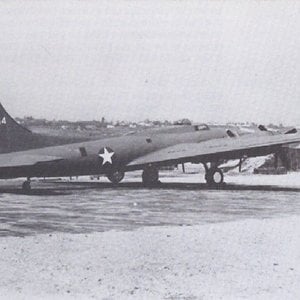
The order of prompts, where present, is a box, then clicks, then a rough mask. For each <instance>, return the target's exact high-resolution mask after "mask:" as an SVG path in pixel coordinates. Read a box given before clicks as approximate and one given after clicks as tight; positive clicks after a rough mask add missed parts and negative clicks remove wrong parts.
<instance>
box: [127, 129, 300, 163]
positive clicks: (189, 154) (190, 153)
mask: <svg viewBox="0 0 300 300" xmlns="http://www.w3.org/2000/svg"><path fill="white" fill-rule="evenodd" d="M299 142H300V134H294V135H276V136H251V137H246V136H245V137H241V138H235V139H232V138H222V139H214V140H210V141H206V142H201V143H190V144H177V145H175V146H171V147H167V148H164V149H161V150H158V151H155V152H152V153H149V154H147V155H145V156H142V157H139V158H138V159H135V160H134V161H132V162H130V163H129V164H128V167H129V168H131V167H136V166H141V165H145V164H164V163H168V162H174V163H177V162H188V161H193V160H195V159H199V160H201V159H206V158H214V157H218V158H220V159H221V158H224V159H225V158H228V159H231V158H233V159H234V158H239V157H240V156H241V155H244V154H245V155H249V154H251V155H252V154H254V155H253V156H259V155H261V152H259V151H261V150H262V149H265V148H272V149H274V148H275V147H281V146H284V145H289V144H294V143H299ZM255 154H257V155H255Z"/></svg>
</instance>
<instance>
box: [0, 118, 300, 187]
mask: <svg viewBox="0 0 300 300" xmlns="http://www.w3.org/2000/svg"><path fill="white" fill-rule="evenodd" d="M6 123H7V122H6ZM1 126H7V124H5V122H3V124H1ZM261 131H262V132H264V131H265V128H264V127H263V128H261ZM21 134H22V132H18V135H21ZM297 143H300V133H298V132H295V131H293V130H292V131H291V130H289V131H288V132H286V134H271V133H269V132H266V134H260V135H256V134H250V135H243V136H238V135H236V134H235V133H234V132H232V131H231V130H224V129H220V128H210V127H209V126H207V125H205V124H203V125H199V126H195V127H194V131H191V132H184V133H178V132H176V133H161V134H152V135H150V134H149V135H129V136H121V137H113V138H106V139H100V140H96V141H85V142H79V143H72V144H68V145H60V146H51V147H42V148H37V149H31V150H25V151H17V152H10V153H3V154H0V179H12V178H23V177H25V178H27V180H26V181H24V183H23V185H22V189H23V190H24V191H30V189H31V185H30V183H31V181H30V180H31V178H34V177H65V176H68V177H69V176H82V175H106V176H107V178H108V179H109V180H110V181H111V182H112V183H113V184H118V183H119V182H121V180H122V179H123V178H124V175H125V173H126V172H130V171H135V170H142V171H143V173H142V181H143V184H144V185H145V186H155V185H156V184H158V183H159V169H160V168H161V167H163V166H170V165H177V164H184V163H187V162H191V163H198V164H200V163H201V164H203V165H204V168H205V180H206V182H207V184H208V185H211V186H220V185H222V184H223V183H224V174H223V171H222V170H221V169H220V168H219V167H218V166H219V165H220V163H221V162H223V161H224V160H230V159H240V160H241V161H242V160H243V159H245V158H246V157H256V156H265V155H268V154H271V153H275V154H277V155H279V156H280V157H281V156H282V153H284V151H283V150H284V147H286V145H290V144H297Z"/></svg>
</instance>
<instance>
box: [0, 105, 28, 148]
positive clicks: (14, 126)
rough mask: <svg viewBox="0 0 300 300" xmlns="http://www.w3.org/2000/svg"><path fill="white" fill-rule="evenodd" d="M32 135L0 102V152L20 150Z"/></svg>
mask: <svg viewBox="0 0 300 300" xmlns="http://www.w3.org/2000/svg"><path fill="white" fill-rule="evenodd" d="M32 137H33V133H32V132H31V131H30V130H29V129H27V128H25V127H23V126H21V125H20V124H19V123H17V122H16V121H15V120H14V119H13V118H12V117H11V116H10V115H9V114H8V113H7V111H6V110H5V109H4V107H3V106H2V104H1V103H0V153H4V152H10V151H19V150H22V149H23V146H24V145H25V144H26V141H27V142H29V141H31V140H32Z"/></svg>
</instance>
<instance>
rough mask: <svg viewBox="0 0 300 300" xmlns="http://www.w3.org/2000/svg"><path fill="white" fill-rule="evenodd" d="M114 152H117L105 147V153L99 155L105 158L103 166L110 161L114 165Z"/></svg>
mask: <svg viewBox="0 0 300 300" xmlns="http://www.w3.org/2000/svg"><path fill="white" fill-rule="evenodd" d="M114 154H115V153H114V152H108V150H107V149H106V148H104V153H103V154H100V153H99V156H100V157H102V158H103V161H102V166H103V165H105V164H106V163H109V164H111V165H112V159H111V158H112V156H113V155H114Z"/></svg>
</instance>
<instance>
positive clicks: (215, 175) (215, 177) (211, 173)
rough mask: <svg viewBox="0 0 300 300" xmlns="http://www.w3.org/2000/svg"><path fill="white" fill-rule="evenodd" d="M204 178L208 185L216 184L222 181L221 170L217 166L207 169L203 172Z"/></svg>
mask: <svg viewBox="0 0 300 300" xmlns="http://www.w3.org/2000/svg"><path fill="white" fill-rule="evenodd" d="M205 180H206V182H207V184H208V185H210V186H213V185H215V186H217V185H221V184H223V183H224V174H223V171H222V170H221V169H219V168H213V169H209V170H208V171H207V172H206V174H205Z"/></svg>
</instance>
